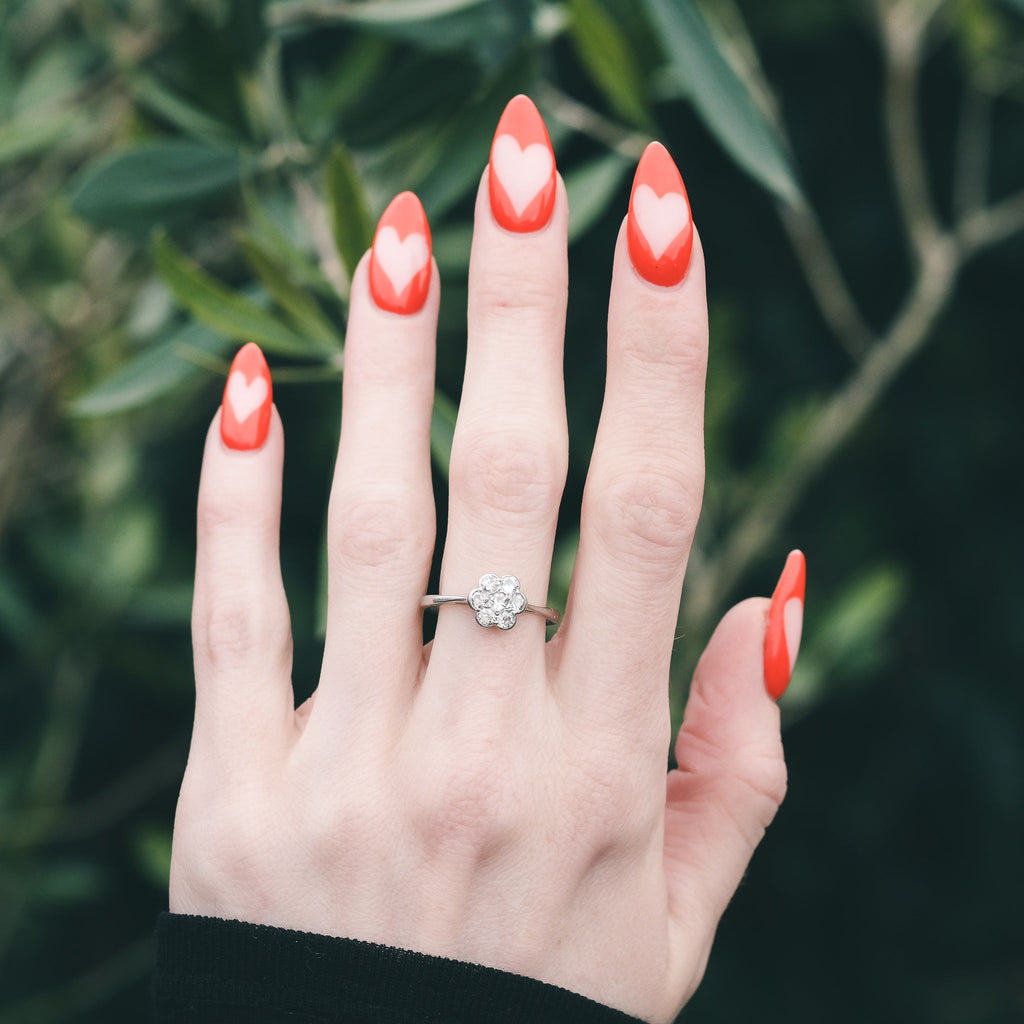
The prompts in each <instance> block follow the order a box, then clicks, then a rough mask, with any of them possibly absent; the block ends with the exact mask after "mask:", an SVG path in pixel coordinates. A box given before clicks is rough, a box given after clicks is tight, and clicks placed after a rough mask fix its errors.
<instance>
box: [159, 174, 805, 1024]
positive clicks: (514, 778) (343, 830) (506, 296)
mask: <svg viewBox="0 0 1024 1024" xmlns="http://www.w3.org/2000/svg"><path fill="white" fill-rule="evenodd" d="M486 174H487V172H486V171H485V177H484V181H483V183H482V187H481V189H480V191H479V193H478V198H477V207H476V222H475V231H474V237H473V251H472V260H471V268H470V286H469V296H470V297H469V310H468V332H469V335H468V356H467V365H466V375H465V384H464V389H463V394H462V402H461V407H460V410H459V418H458V426H457V430H456V435H455V442H454V447H453V451H452V460H451V479H450V514H449V526H448V534H447V538H446V539H445V547H444V559H443V564H442V568H441V579H440V592H441V593H444V594H460V593H461V594H467V593H468V592H469V590H471V589H472V588H473V587H474V586H476V584H477V580H478V579H479V577H480V576H481V575H482V574H483V573H485V572H495V573H497V574H499V575H501V574H504V573H514V574H515V575H517V576H518V577H519V579H520V580H521V581H522V587H523V591H524V592H525V594H526V595H527V597H528V598H529V600H530V601H531V602H533V603H535V604H546V603H547V600H546V594H547V586H548V574H549V567H550V562H551V553H552V546H553V543H554V537H555V525H556V515H557V509H558V503H559V499H560V497H561V490H562V486H563V483H564V479H565V472H566V462H567V448H568V443H567V432H566V419H565V404H564V393H563V383H562V345H563V335H564V326H565V309H566V296H567V288H568V271H567V259H566V246H567V242H566V231H567V223H568V209H567V203H566V197H565V190H564V188H563V187H562V183H561V181H559V184H558V196H557V199H556V204H555V210H554V214H553V215H552V218H551V221H550V222H549V223H548V224H547V226H546V227H544V228H543V229H541V230H540V231H536V232H533V233H525V234H517V233H512V232H508V231H505V230H503V229H502V228H500V227H499V226H497V224H495V222H494V220H493V218H492V216H491V212H490V207H489V201H488V193H487V186H486ZM439 294H440V288H439V281H438V273H437V270H436V267H435V268H434V272H433V278H432V284H431V290H430V295H429V297H428V299H427V302H426V304H425V306H424V307H423V308H422V309H421V310H420V311H419V312H417V313H414V314H411V315H408V316H403V315H400V314H394V313H387V312H383V311H382V310H380V309H378V308H377V307H376V305H375V304H374V302H373V300H372V298H371V296H370V293H369V289H368V285H367V261H366V259H364V260H363V262H362V263H361V264H360V267H359V269H358V270H357V272H356V274H355V276H354V280H353V285H352V298H351V313H350V322H349V328H348V336H347V341H346V362H345V380H344V397H343V414H342V430H341V442H340V447H339V451H338V460H337V467H336V471H335V477H334V484H333V489H332V493H331V500H330V514H329V536H328V549H329V560H330V564H329V568H330V584H329V611H328V623H327V640H326V649H325V652H324V659H323V668H322V672H321V676H320V681H319V686H318V688H317V690H316V692H315V694H314V696H313V697H311V698H310V699H309V700H308V701H307V702H306V703H305V704H304V705H302V706H301V707H300V708H299V709H298V710H295V709H294V707H293V696H292V684H291V630H290V623H289V616H288V607H287V603H286V600H285V594H284V588H283V586H282V582H281V572H280V563H279V555H278V531H279V519H280V506H281V472H282V465H283V459H284V434H283V429H282V426H281V422H280V419H279V418H278V416H277V413H276V410H275V412H274V414H273V418H272V422H271V427H270V432H269V435H268V438H267V441H266V443H265V444H264V445H263V447H262V448H260V449H259V450H257V451H252V452H238V451H232V450H230V449H228V448H227V447H225V446H224V444H223V443H222V441H221V438H220V432H219V419H218V418H219V416H220V413H219V412H218V414H217V417H218V418H215V419H214V422H213V424H212V426H211V429H210V432H209V435H208V438H207V443H206V450H205V455H204V461H203V470H202V481H201V485H200V493H199V510H198V552H197V561H196V587H195V605H194V611H193V637H194V646H195V672H196V715H195V727H194V733H193V739H192V747H191V752H190V755H189V762H188V768H187V771H186V774H185V780H184V783H183V786H182V791H181V797H180V800H179V803H178V810H177V817H176V820H175V829H174V848H173V861H172V868H171V887H170V908H171V910H172V911H174V912H176V913H187V914H201V915H207V916H213V917H222V918H233V919H240V920H244V921H250V922H255V923H261V924H270V925H277V926H280V927H285V928H293V929H298V930H302V931H309V932H317V933H322V934H326V935H337V936H345V937H350V938H356V939H365V940H369V941H373V942H379V943H383V944H386V945H392V946H399V947H404V948H408V949H414V950H418V951H422V952H426V953H432V954H437V955H441V956H446V957H451V958H454V959H458V960H465V961H472V962H475V963H480V964H485V965H489V966H493V967H499V968H503V969H505V970H509V971H512V972H515V973H518V974H524V975H528V976H531V977H535V978H539V979H541V980H543V981H547V982H550V983H553V984H556V985H560V986H562V987H564V988H568V989H570V990H572V991H575V992H578V993H581V994H583V995H586V996H589V997H591V998H592V999H595V1000H598V1001H599V1002H602V1003H606V1004H608V1005H610V1006H614V1007H617V1008H618V1009H621V1010H624V1011H626V1012H628V1013H631V1014H633V1015H635V1016H638V1017H641V1018H643V1019H644V1020H648V1021H652V1022H665V1021H670V1020H672V1019H673V1018H674V1017H675V1015H676V1013H677V1012H678V1011H679V1009H680V1008H681V1007H682V1005H683V1004H684V1003H685V1002H686V1001H687V999H689V997H690V995H691V994H692V993H693V991H694V989H695V988H696V987H697V985H698V983H699V981H700V979H701V977H702V975H703V972H704V968H705V964H706V962H707V957H708V953H709V950H710V947H711V942H712V938H713V936H714V932H715V929H716V926H717V924H718V920H719V918H720V916H721V914H722V912H723V911H724V909H725V907H726V904H727V903H728V901H729V899H730V898H731V896H732V894H733V892H734V891H735V889H736V887H737V885H738V884H739V882H740V879H741V877H742V875H743V873H744V871H745V869H746V866H747V863H748V861H749V859H750V857H751V855H752V853H753V851H754V848H755V847H756V846H757V844H758V842H759V840H760V839H761V836H762V834H763V833H764V830H765V828H766V827H767V825H768V824H769V823H770V821H771V820H772V817H773V816H774V814H775V811H776V809H777V808H778V805H779V803H780V802H781V800H782V798H783V795H784V793H785V788H786V770H785V764H784V760H783V754H782V744H781V739H780V733H779V714H778V709H777V707H776V705H775V703H774V702H773V701H772V700H771V699H770V698H769V697H768V695H767V694H766V692H765V686H764V676H763V668H762V648H763V643H764V633H765V620H766V616H767V612H768V600H767V599H766V598H755V599H750V600H747V601H744V602H743V603H741V604H739V605H737V606H736V607H734V608H733V609H731V610H730V611H729V612H728V613H727V614H726V616H725V618H724V619H723V620H722V622H721V623H720V625H719V626H718V628H717V630H716V631H715V633H714V635H713V637H712V638H711V641H710V643H709V644H708V646H707V649H706V650H705V652H704V654H703V657H702V658H701V661H700V664H699V666H698V668H697V671H696V674H695V677H694V681H693V688H692V690H691V695H690V698H689V703H688V706H687V709H686V718H685V722H684V724H683V727H682V729H681V731H680V734H679V736H678V739H677V741H676V747H675V749H676V756H677V759H678V764H679V768H678V770H673V771H672V772H670V773H668V774H667V775H666V770H665V765H666V752H667V750H668V747H669V744H670V742H671V737H670V724H669V705H668V673H669V659H670V656H671V652H672V648H673V643H674V641H675V639H676V612H677V608H678V604H679V599H680V593H681V588H682V585H683V576H684V573H685V569H686V562H687V556H688V552H689V548H690V544H691V541H692V537H693V531H694V528H695V527H696V524H697V519H698V515H699V512H700V504H701V496H702V490H703V477H704V460H703V405H704V380H705V368H706V360H707V344H708V327H707V310H706V301H705V285H704V264H703V255H702V251H701V247H700V242H699V239H695V242H694V249H693V257H692V261H691V264H690V267H689V270H688V272H687V274H686V277H685V278H684V279H683V281H682V283H681V284H679V285H677V286H675V287H671V288H662V287H659V286H657V285H654V284H651V283H649V282H647V281H645V280H644V279H643V278H641V277H640V276H639V275H638V274H637V273H636V272H635V270H634V269H633V267H632V265H631V263H630V260H629V256H628V254H627V247H626V240H625V232H624V230H623V231H620V233H619V238H618V242H617V244H616V247H615V254H614V270H613V279H612V284H611V296H610V308H609V317H608V378H607V387H606V394H605V399H604V406H603V411H602V415H601V422H600V428H599V431H598V436H597V442H596V445H595V448H594V454H593V459H592V462H591V466H590V471H589V475H588V480H587V486H586V493H585V496H584V500H583V507H582V513H581V539H580V548H579V555H578V559H577V563H576V568H575V572H574V574H573V580H572V589H571V593H570V597H569V602H568V607H567V609H566V611H565V616H564V620H563V622H562V624H561V626H560V627H559V629H558V631H557V633H556V634H555V636H554V638H553V639H552V640H551V641H550V642H548V643H545V642H544V638H545V628H544V622H543V620H542V619H541V618H540V617H539V616H536V615H529V614H526V615H522V616H520V618H519V621H518V624H517V625H516V626H515V628H514V629H512V630H510V631H507V632H506V631H499V630H497V629H493V628H492V629H483V628H481V627H480V626H478V625H477V623H476V622H475V620H474V617H473V613H472V612H471V611H470V610H469V609H468V608H463V607H446V608H442V609H440V610H439V611H438V612H437V615H438V623H437V633H436V637H435V639H434V641H433V643H432V644H431V645H430V646H428V647H427V648H424V647H423V645H422V628H421V620H422V615H423V612H422V611H421V609H420V607H419V599H420V597H421V596H422V595H423V594H424V593H425V592H426V590H427V584H428V573H429V569H430V562H431V553H432V550H433V546H434V542H435V510H434V501H433V495H432V490H431V476H430V462H429V424H430V413H431V406H432V398H433V379H434V338H435V325H436V320H437V309H438V300H439ZM597 343H600V342H599V340H598V339H595V344H597ZM292 457H293V458H295V457H299V458H301V457H302V456H301V453H299V454H296V453H292Z"/></svg>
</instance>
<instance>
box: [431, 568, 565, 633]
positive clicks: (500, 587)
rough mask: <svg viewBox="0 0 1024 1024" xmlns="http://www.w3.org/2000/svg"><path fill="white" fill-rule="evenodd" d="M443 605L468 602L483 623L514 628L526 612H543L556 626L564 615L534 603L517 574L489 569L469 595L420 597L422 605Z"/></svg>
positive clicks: (477, 619)
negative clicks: (498, 572)
mask: <svg viewBox="0 0 1024 1024" xmlns="http://www.w3.org/2000/svg"><path fill="white" fill-rule="evenodd" d="M443 604H466V605H469V607H470V608H472V609H473V611H475V612H476V621H477V622H478V623H480V625H481V626H497V627H498V629H511V628H512V627H513V626H514V625H515V624H516V619H517V618H518V617H519V616H520V615H522V614H523V612H531V613H532V614H534V615H540V616H542V617H543V618H544V619H546V620H547V621H548V622H550V623H551V624H552V625H554V624H555V623H557V622H558V620H559V618H560V617H561V616H560V615H559V614H558V612H557V611H556V610H555V609H554V608H542V607H541V606H539V605H535V604H530V603H529V602H528V601H527V600H526V595H525V594H524V593H523V592H522V590H521V589H520V586H519V580H518V579H517V578H516V577H515V576H495V575H494V573H492V572H489V573H487V574H486V575H484V576H481V577H480V585H479V586H478V587H477V588H476V589H475V590H471V591H470V593H469V596H468V597H449V596H447V595H445V594H427V596H426V597H423V598H420V607H421V608H439V607H440V606H441V605H443Z"/></svg>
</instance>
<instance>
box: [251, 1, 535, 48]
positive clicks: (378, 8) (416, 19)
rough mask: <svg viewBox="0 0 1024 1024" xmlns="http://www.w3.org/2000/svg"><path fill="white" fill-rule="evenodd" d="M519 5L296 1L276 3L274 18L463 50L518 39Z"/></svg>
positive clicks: (277, 22)
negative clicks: (328, 24)
mask: <svg viewBox="0 0 1024 1024" xmlns="http://www.w3.org/2000/svg"><path fill="white" fill-rule="evenodd" d="M518 6H520V5H516V4H512V3H510V2H509V0H363V2H360V3H334V4H331V5H326V4H324V5H316V6H314V5H312V4H310V3H308V2H307V0H292V2H283V3H277V4H274V5H273V7H271V8H270V11H269V14H270V20H271V23H272V24H273V25H274V26H275V27H276V28H278V29H283V28H285V27H288V26H292V25H295V24H303V23H305V24H308V25H316V26H319V25H322V24H323V23H324V22H325V21H326V22H337V23H344V24H350V25H359V26H362V27H363V28H365V29H369V30H371V31H374V32H377V33H380V34H382V35H387V36H390V37H392V38H394V39H401V40H404V41H406V42H410V43H414V44H415V45H416V46H417V47H419V48H421V49H431V50H461V49H464V48H466V47H467V46H473V45H474V44H479V43H481V42H486V41H501V40H502V39H509V38H514V37H515V35H516V29H517V28H518V27H519V25H520V23H521V20H522V19H521V17H520V11H519V10H518V9H517V7H518Z"/></svg>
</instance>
